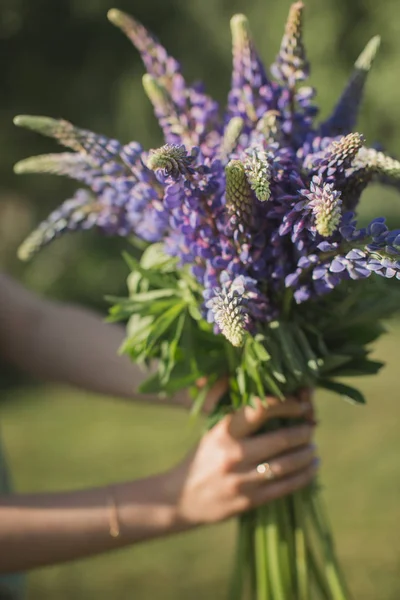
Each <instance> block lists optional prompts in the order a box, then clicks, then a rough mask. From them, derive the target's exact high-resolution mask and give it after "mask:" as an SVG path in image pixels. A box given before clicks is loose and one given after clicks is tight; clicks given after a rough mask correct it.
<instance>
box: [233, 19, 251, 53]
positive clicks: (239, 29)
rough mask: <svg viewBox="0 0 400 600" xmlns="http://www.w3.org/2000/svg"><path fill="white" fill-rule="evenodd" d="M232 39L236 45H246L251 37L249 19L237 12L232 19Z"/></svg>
mask: <svg viewBox="0 0 400 600" xmlns="http://www.w3.org/2000/svg"><path fill="white" fill-rule="evenodd" d="M231 32H232V41H233V45H234V46H239V47H242V46H245V45H246V44H247V41H248V39H249V35H250V27H249V21H248V19H247V17H246V16H245V15H242V14H237V15H234V16H233V17H232V19H231Z"/></svg>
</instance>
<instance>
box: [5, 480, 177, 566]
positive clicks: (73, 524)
mask: <svg viewBox="0 0 400 600" xmlns="http://www.w3.org/2000/svg"><path fill="white" fill-rule="evenodd" d="M164 477H165V476H162V475H161V476H156V477H151V478H148V479H144V480H140V481H135V482H133V483H126V484H118V485H114V486H112V488H98V489H92V490H85V491H77V492H70V493H60V494H37V495H14V496H6V497H3V498H0V573H8V572H16V571H24V570H27V569H32V568H35V567H40V566H44V565H50V564H55V563H59V562H64V561H69V560H74V559H77V558H81V557H85V556H90V555H94V554H99V553H102V552H106V551H109V550H112V549H115V548H121V547H123V546H127V545H129V544H133V543H136V542H139V541H142V540H147V539H150V538H154V537H158V536H163V535H167V534H170V533H173V532H174V531H177V530H178V529H179V527H180V526H179V524H178V520H177V519H176V516H175V510H174V504H173V502H172V501H171V499H170V498H169V497H168V492H167V490H166V486H165V482H164ZM114 503H115V504H114ZM115 524H118V527H119V534H118V536H117V537H113V536H112V535H111V533H110V528H111V527H113V526H114V525H115Z"/></svg>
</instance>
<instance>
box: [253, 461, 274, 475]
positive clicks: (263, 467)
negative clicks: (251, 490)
mask: <svg viewBox="0 0 400 600" xmlns="http://www.w3.org/2000/svg"><path fill="white" fill-rule="evenodd" d="M257 473H260V475H263V476H264V477H265V479H273V477H274V473H273V471H272V469H271V465H270V464H269V463H267V462H265V463H261V464H260V465H258V466H257Z"/></svg>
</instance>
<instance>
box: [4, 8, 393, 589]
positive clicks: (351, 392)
mask: <svg viewBox="0 0 400 600" xmlns="http://www.w3.org/2000/svg"><path fill="white" fill-rule="evenodd" d="M302 12H303V4H302V3H301V2H296V3H295V4H293V5H292V7H291V9H290V12H289V17H288V21H287V24H286V28H285V32H284V36H283V40H282V44H281V47H280V50H279V52H278V55H277V58H276V60H275V62H274V64H273V65H272V68H271V74H272V76H273V78H272V77H270V76H269V75H268V74H267V72H266V70H265V69H264V67H263V65H262V63H261V60H260V58H259V56H258V54H257V52H256V49H255V45H254V43H253V40H252V38H251V35H250V31H249V26H248V23H247V20H246V18H245V17H244V16H243V15H236V16H234V17H233V19H232V21H231V28H232V36H233V75H232V86H231V89H230V92H229V95H228V103H227V108H226V110H225V112H224V114H223V116H222V118H221V116H220V113H219V107H218V105H217V103H216V102H215V101H214V100H212V99H211V98H210V97H209V96H208V95H206V93H205V92H204V90H203V87H202V86H201V85H199V84H196V85H188V84H187V83H186V82H185V80H184V77H183V75H182V73H181V70H180V67H179V64H178V63H177V62H176V61H175V60H174V59H173V58H172V57H170V56H169V55H168V54H167V52H166V51H165V49H164V48H163V47H162V46H161V45H160V44H159V43H158V41H157V40H156V39H155V38H154V37H153V36H151V35H150V34H149V33H148V32H147V31H146V30H145V29H144V28H143V27H142V25H140V24H139V23H138V22H136V21H135V20H134V19H132V18H131V17H129V16H127V15H126V14H123V13H122V12H120V11H118V10H111V11H110V13H109V19H110V20H111V22H113V23H114V24H115V25H117V26H119V27H120V28H121V29H122V30H123V31H124V32H125V33H126V34H127V36H128V37H129V38H130V39H131V41H132V42H133V43H134V44H135V46H136V47H137V48H138V50H139V52H140V53H141V56H142V58H143V62H144V64H145V67H146V69H147V74H146V75H145V76H144V78H143V84H144V89H145V91H146V93H147V95H148V97H149V98H150V101H151V102H152V104H153V106H154V110H155V113H156V116H157V117H158V120H159V122H160V125H161V128H162V130H163V133H164V136H165V145H163V146H162V147H160V148H157V149H153V150H150V151H146V150H144V149H143V148H142V147H141V146H140V144H139V143H137V142H131V143H128V144H126V145H123V144H121V143H120V142H118V141H117V140H114V139H108V138H106V137H104V136H101V135H97V134H94V133H92V132H89V131H86V130H83V129H78V128H76V127H74V126H73V125H71V124H70V123H69V122H67V121H64V120H53V119H50V118H45V117H31V116H20V117H17V118H16V119H15V122H16V124H17V125H21V126H24V127H28V128H30V129H33V130H34V131H38V132H40V133H42V134H45V135H48V136H50V137H53V138H55V139H56V140H57V141H58V142H60V143H61V144H63V145H64V146H66V147H68V148H70V149H71V150H72V151H73V152H66V153H56V154H48V155H45V156H39V157H34V158H30V159H27V160H24V161H22V162H20V163H18V164H17V166H16V171H17V172H18V173H27V172H47V173H55V174H60V175H67V176H70V177H72V178H74V179H76V180H78V181H79V182H81V183H82V184H83V186H84V187H82V189H79V190H78V192H77V193H76V194H75V196H74V197H73V198H72V199H70V200H67V201H66V202H64V204H62V205H61V207H60V208H59V209H58V210H56V211H55V212H53V213H52V214H51V215H50V216H49V218H48V219H47V220H46V221H45V222H44V223H42V224H41V225H40V226H39V228H38V229H37V230H36V231H35V232H34V233H33V234H32V235H31V236H30V237H29V238H28V239H27V240H26V241H25V242H24V243H23V244H22V246H21V248H20V252H19V253H20V257H21V258H23V259H27V258H29V257H31V256H32V255H33V254H34V253H35V252H36V251H37V250H38V249H39V248H41V247H42V246H44V245H45V244H48V243H49V242H50V241H52V240H53V239H54V238H56V237H58V236H59V235H61V234H62V233H64V232H67V231H77V230H83V229H90V228H93V227H96V228H98V229H99V230H100V231H101V232H104V233H106V234H113V235H117V236H124V237H129V238H130V239H131V240H132V241H133V242H134V243H135V244H136V245H137V246H138V247H139V248H140V249H141V250H140V252H141V254H140V260H139V259H138V258H137V253H136V257H133V256H130V255H129V254H127V255H126V260H127V263H128V265H129V268H130V270H131V273H130V275H129V278H128V288H129V297H128V298H122V299H114V300H113V304H114V305H113V307H112V309H111V318H112V319H116V320H118V319H120V320H126V321H127V323H128V324H127V335H126V341H125V343H124V346H123V348H122V350H123V352H126V353H128V354H129V355H130V356H131V358H132V359H133V360H134V361H138V362H141V363H145V364H147V363H149V362H150V361H152V360H153V359H156V360H157V364H158V370H157V372H156V373H155V374H154V375H152V376H151V377H150V378H149V379H148V380H147V381H146V382H145V383H144V384H143V386H142V391H144V392H164V393H165V394H171V393H174V392H175V391H177V390H179V389H182V388H184V387H189V388H190V389H191V390H192V392H193V410H194V411H195V412H196V411H198V410H199V409H200V408H201V405H202V402H203V401H204V398H205V396H206V393H207V386H206V387H205V388H202V389H201V390H198V388H197V387H196V381H197V380H198V379H199V378H201V377H203V378H204V377H206V378H207V381H208V386H211V385H212V384H213V383H214V382H215V381H216V380H217V379H218V378H219V377H221V376H223V375H225V374H228V376H229V393H228V394H227V395H226V396H225V397H224V398H223V399H222V400H221V401H220V403H219V405H218V406H217V407H216V409H215V411H214V413H213V415H212V416H211V419H210V426H212V424H213V423H215V422H216V420H218V419H219V418H221V416H222V415H224V414H226V413H227V412H229V411H232V410H236V409H238V408H239V407H241V406H243V405H245V404H248V403H251V402H252V399H253V398H254V397H255V396H259V397H261V398H263V397H265V395H266V394H273V395H275V396H278V397H279V398H281V399H282V400H284V398H285V396H287V395H288V394H296V393H297V392H298V390H300V389H302V388H304V387H316V386H321V387H325V388H327V389H329V390H332V391H334V392H337V393H338V394H340V395H342V396H345V397H347V398H349V399H351V400H352V401H355V402H363V401H364V399H363V396H362V394H361V393H360V392H359V391H358V390H357V389H354V388H353V387H350V386H348V385H345V384H343V383H341V382H340V381H338V380H337V378H338V377H340V376H349V375H363V374H374V373H376V372H377V371H378V370H379V368H380V367H381V363H378V362H375V361H372V360H370V359H369V348H368V347H369V344H370V343H371V342H372V341H374V340H375V339H376V338H377V337H378V336H379V335H380V334H381V333H382V331H383V328H382V325H381V322H380V321H381V319H382V318H384V317H386V316H387V315H388V314H390V312H392V311H393V310H394V309H395V308H396V305H397V302H396V299H394V297H393V294H391V293H389V292H388V290H386V288H384V289H383V288H382V282H383V279H379V277H376V275H379V276H381V277H383V278H393V277H395V278H397V279H400V230H394V231H390V230H389V229H388V227H387V225H386V224H385V219H384V218H377V219H374V220H373V221H372V222H371V223H370V224H369V225H368V227H366V228H360V227H358V226H357V222H356V218H355V211H356V209H357V204H358V202H359V199H360V195H361V193H362V191H363V190H364V188H365V187H366V186H367V185H368V184H369V183H370V182H372V181H378V182H379V181H380V182H382V183H384V184H393V185H396V184H397V182H398V181H399V180H400V162H397V161H396V160H395V159H393V158H390V157H388V156H386V155H385V154H383V153H382V152H381V151H380V150H378V149H374V148H372V147H368V146H366V145H365V142H364V138H363V136H362V135H361V134H359V133H354V132H353V128H354V126H355V122H356V117H357V114H358V110H359V107H360V103H361V100H362V96H363V89H364V86H365V83H366V79H367V76H368V72H369V70H370V67H371V64H372V62H373V59H374V57H375V54H376V51H377V49H378V46H379V38H377V37H375V38H373V39H372V40H371V41H370V42H369V43H368V44H367V46H366V48H365V49H364V51H363V52H362V53H361V55H360V56H359V58H358V59H357V61H356V63H355V66H354V70H353V73H352V74H351V77H350V79H349V82H348V84H347V86H346V88H345V90H344V92H343V93H342V95H341V97H340V99H339V101H338V103H337V104H336V107H335V108H334V110H333V112H332V114H331V116H330V117H329V118H328V119H327V120H325V121H324V122H322V123H317V120H316V117H317V112H318V111H317V108H316V106H315V105H314V96H315V91H314V89H313V88H311V87H308V86H306V85H304V81H305V80H306V79H307V76H308V72H309V64H308V60H307V57H306V53H305V49H304V45H303V40H302ZM138 240H141V241H140V243H139V244H137V241H138ZM371 274H372V275H374V277H373V278H371V279H369V277H370V275H371ZM277 425H281V424H277V423H273V424H269V427H273V426H277ZM238 539H239V541H238V552H237V561H236V565H235V570H234V577H233V581H232V585H231V588H230V597H231V598H232V599H237V600H239V599H241V598H243V597H251V598H254V599H257V600H309V599H310V598H318V597H321V598H326V599H332V600H343V599H347V598H348V597H349V596H348V591H347V588H346V585H345V583H344V581H343V578H342V575H341V573H340V570H339V567H338V564H337V561H336V558H335V553H334V548H333V544H332V540H331V536H330V533H329V528H328V524H327V521H326V517H325V516H324V513H323V509H322V506H321V502H320V499H319V495H318V489H317V486H316V485H315V484H313V485H312V486H310V488H309V489H306V490H303V491H302V492H298V493H296V494H294V495H293V496H291V497H289V498H285V499H283V500H278V501H275V502H274V503H272V504H269V505H267V506H265V507H263V508H261V509H257V510H256V511H251V512H249V513H248V514H246V515H245V516H243V517H242V518H241V519H240V527H239V536H238ZM246 594H249V595H246Z"/></svg>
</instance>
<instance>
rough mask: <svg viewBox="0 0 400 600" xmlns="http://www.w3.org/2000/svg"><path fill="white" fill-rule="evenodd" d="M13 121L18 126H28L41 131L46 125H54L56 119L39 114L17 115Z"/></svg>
mask: <svg viewBox="0 0 400 600" xmlns="http://www.w3.org/2000/svg"><path fill="white" fill-rule="evenodd" d="M13 123H14V125H16V126H17V127H26V128H27V129H34V130H35V131H39V130H42V129H44V128H45V127H48V126H49V125H52V124H53V123H54V119H51V118H50V117H41V116H37V115H17V116H16V117H14V119H13Z"/></svg>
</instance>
